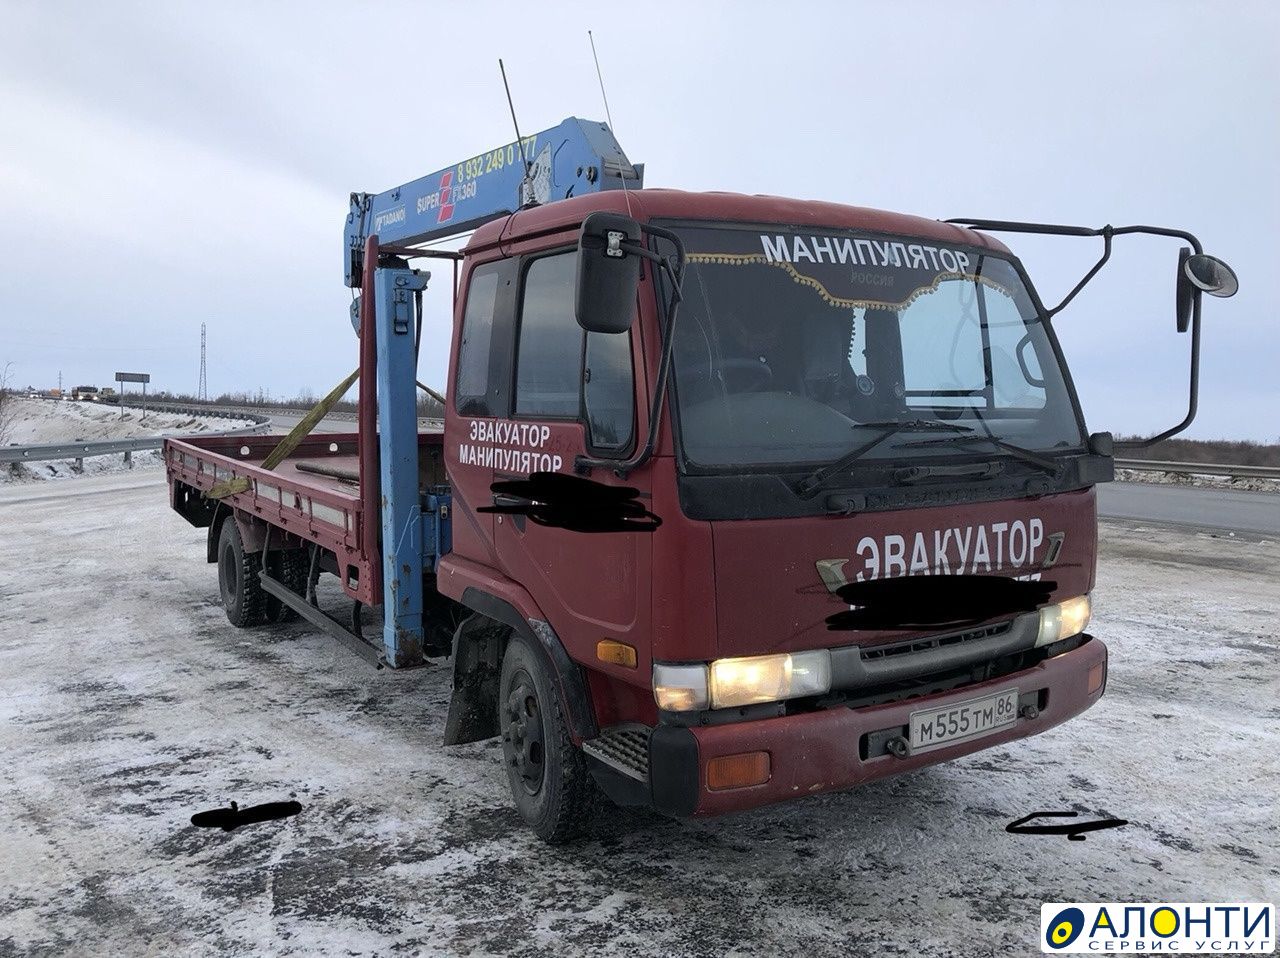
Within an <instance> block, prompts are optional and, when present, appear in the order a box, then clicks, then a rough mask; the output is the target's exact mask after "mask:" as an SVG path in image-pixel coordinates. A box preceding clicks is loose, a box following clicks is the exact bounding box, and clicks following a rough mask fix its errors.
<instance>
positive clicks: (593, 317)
mask: <svg viewBox="0 0 1280 958" xmlns="http://www.w3.org/2000/svg"><path fill="white" fill-rule="evenodd" d="M639 242H640V224H639V223H637V222H636V221H635V220H633V219H631V217H629V216H622V215H620V214H618V213H608V212H604V211H601V212H597V213H592V214H591V215H590V216H588V217H587V218H586V219H585V220H583V221H582V230H581V232H580V233H579V234H578V283H577V290H576V293H575V296H574V304H573V311H574V315H575V316H576V317H577V319H578V325H579V326H581V327H582V328H583V329H585V330H586V331H587V332H589V333H625V332H626V331H627V330H628V329H630V328H631V322H632V320H633V319H634V318H635V313H636V292H637V290H638V289H639V288H640V259H641V257H640V255H639V254H638V253H636V252H634V251H631V250H628V249H626V244H637V243H639Z"/></svg>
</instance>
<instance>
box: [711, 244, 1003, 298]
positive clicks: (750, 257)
mask: <svg viewBox="0 0 1280 958" xmlns="http://www.w3.org/2000/svg"><path fill="white" fill-rule="evenodd" d="M763 238H764V237H762V239H763ZM898 245H901V244H898ZM687 261H688V262H689V263H696V264H699V265H710V266H774V267H778V268H780V269H783V270H785V271H786V272H787V273H788V274H790V276H791V278H792V279H793V280H795V281H796V282H797V283H799V284H800V285H801V286H808V287H809V288H811V289H812V290H813V291H814V292H815V293H817V294H818V296H820V297H821V298H822V301H823V302H825V303H826V304H827V305H828V306H833V307H836V308H837V309H877V308H879V309H905V308H906V307H908V306H910V305H911V304H912V303H913V302H915V301H916V300H917V299H919V298H920V297H921V296H925V295H927V294H929V293H932V292H933V291H934V290H936V289H937V288H938V286H939V284H941V283H943V282H946V281H948V280H967V281H968V282H971V283H981V284H982V285H983V286H985V287H987V288H988V289H992V290H995V291H996V292H998V293H1001V294H1002V295H1004V296H1007V297H1010V298H1012V294H1011V293H1010V292H1009V290H1008V289H1006V288H1005V287H1004V286H1003V285H1001V284H1000V283H997V282H996V281H995V280H992V279H989V278H987V277H985V276H980V275H978V274H976V273H955V272H941V273H937V274H935V275H934V276H933V278H932V279H931V280H930V281H929V282H927V283H926V284H924V285H921V286H917V287H916V288H915V289H913V290H912V291H911V292H910V293H909V294H908V295H907V297H906V298H905V299H902V300H898V301H891V300H888V299H885V298H883V297H881V298H878V299H872V298H870V297H869V296H866V295H862V296H837V295H836V294H835V293H833V292H831V290H829V289H828V288H827V287H826V285H825V284H824V283H823V282H822V281H821V280H819V279H817V278H815V277H813V276H807V275H805V274H804V273H802V272H800V271H799V270H798V269H796V267H795V264H794V263H792V262H790V261H788V260H775V259H769V258H768V257H767V256H766V255H764V254H762V253H690V254H688V257H687ZM852 278H853V280H854V282H855V283H856V285H859V286H893V285H895V280H894V277H893V276H891V275H888V274H886V275H883V276H876V275H869V274H865V273H861V274H859V273H855V274H854V275H853V277H852Z"/></svg>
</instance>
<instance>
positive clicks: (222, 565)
mask: <svg viewBox="0 0 1280 958" xmlns="http://www.w3.org/2000/svg"><path fill="white" fill-rule="evenodd" d="M218 573H219V575H220V576H221V578H222V591H223V593H224V594H225V595H226V596H227V598H228V599H231V600H232V601H234V600H235V598H236V596H237V595H238V594H239V591H240V576H239V573H238V570H237V569H236V554H235V552H234V550H232V549H231V548H230V547H229V546H228V547H227V548H225V549H223V550H222V559H221V561H220V562H219V563H218Z"/></svg>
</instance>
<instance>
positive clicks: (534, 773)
mask: <svg viewBox="0 0 1280 958" xmlns="http://www.w3.org/2000/svg"><path fill="white" fill-rule="evenodd" d="M498 727H499V728H500V729H501V731H502V759H503V765H504V766H505V767H506V770H507V780H508V782H509V784H510V785H511V796H512V799H513V800H514V801H515V806H516V810H517V811H519V812H520V816H521V817H522V818H523V819H524V820H525V821H526V822H527V823H528V824H529V826H530V827H531V828H532V829H533V830H534V832H535V833H536V834H537V835H538V837H539V838H541V839H543V840H544V841H546V842H548V843H550V844H553V845H558V844H561V843H563V842H567V841H570V840H572V839H574V838H577V837H578V836H579V835H581V834H582V832H583V831H584V829H585V828H586V827H587V826H588V825H589V824H590V823H591V821H592V819H593V818H594V817H595V811H596V807H597V803H598V799H599V793H598V792H597V790H596V784H595V782H594V781H593V780H592V778H591V773H590V772H589V771H588V770H587V764H586V760H585V759H584V758H583V755H582V752H581V751H580V750H579V749H578V748H577V747H575V746H574V744H573V740H572V739H571V738H570V737H569V727H568V724H567V723H566V722H565V719H564V713H563V711H562V710H561V707H560V695H559V690H558V689H557V687H556V685H555V680H554V678H553V677H552V676H551V675H549V674H548V672H547V669H546V668H545V667H544V666H543V664H542V658H541V656H539V655H538V653H537V652H535V651H534V650H533V649H532V648H530V646H529V645H528V643H526V642H525V640H524V639H522V638H520V637H518V636H517V637H514V638H512V639H511V641H510V642H509V643H508V644H507V650H506V654H505V655H504V656H503V659H502V677H501V680H500V682H499V686H498Z"/></svg>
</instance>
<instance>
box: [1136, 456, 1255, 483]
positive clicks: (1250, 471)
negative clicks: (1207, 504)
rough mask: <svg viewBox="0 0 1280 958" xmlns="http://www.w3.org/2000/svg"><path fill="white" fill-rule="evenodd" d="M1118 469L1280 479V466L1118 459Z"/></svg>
mask: <svg viewBox="0 0 1280 958" xmlns="http://www.w3.org/2000/svg"><path fill="white" fill-rule="evenodd" d="M1116 468H1117V469H1132V470H1134V471H1135V472H1174V473H1179V474H1181V475H1192V474H1195V475H1201V476H1239V477H1241V478H1248V479H1280V466H1232V465H1227V464H1225V463H1215V462H1162V461H1159V460H1156V459H1117V460H1116Z"/></svg>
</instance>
